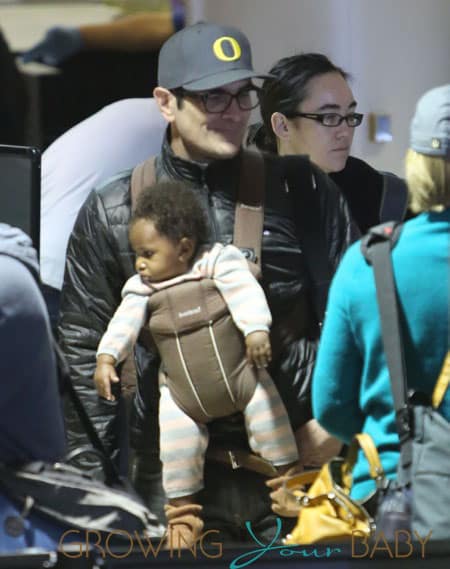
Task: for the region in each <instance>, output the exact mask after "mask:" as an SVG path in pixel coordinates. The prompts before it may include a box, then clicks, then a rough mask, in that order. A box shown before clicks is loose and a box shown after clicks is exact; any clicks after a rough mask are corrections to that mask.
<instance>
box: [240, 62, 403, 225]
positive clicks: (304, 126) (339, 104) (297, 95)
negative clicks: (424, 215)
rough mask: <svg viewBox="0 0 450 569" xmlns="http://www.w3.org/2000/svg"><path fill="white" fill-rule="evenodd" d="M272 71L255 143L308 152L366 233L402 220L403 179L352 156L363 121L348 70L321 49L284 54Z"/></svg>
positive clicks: (262, 98) (276, 149) (283, 151)
mask: <svg viewBox="0 0 450 569" xmlns="http://www.w3.org/2000/svg"><path fill="white" fill-rule="evenodd" d="M269 73H270V74H271V75H272V78H270V79H266V80H265V81H264V84H263V86H262V90H261V93H260V103H261V116H262V119H263V125H262V126H261V128H260V129H259V130H256V129H255V130H256V132H253V135H252V134H251V135H250V142H254V143H255V144H256V146H257V147H258V148H259V149H260V150H265V151H269V152H275V153H278V154H280V155H287V154H308V155H309V156H310V158H311V160H312V162H314V163H315V164H317V165H318V166H319V167H320V168H322V170H324V171H325V172H327V173H328V174H329V175H330V176H331V178H332V179H333V180H334V181H335V182H336V184H337V185H338V186H339V187H340V188H341V190H342V192H343V194H344V195H345V197H346V199H347V202H348V204H349V206H350V210H351V213H352V215H353V217H354V219H355V221H356V223H357V224H358V227H359V229H360V231H361V233H362V234H364V233H365V232H366V231H367V230H368V229H369V227H371V226H373V225H377V224H378V223H380V220H383V221H387V220H388V219H403V216H404V213H405V209H406V207H405V205H406V189H405V188H404V184H402V182H401V180H399V179H398V178H396V177H395V176H392V175H389V176H387V177H384V176H382V175H381V174H380V173H379V172H377V171H376V170H374V169H373V168H372V167H370V166H369V165H368V164H366V163H365V162H363V161H362V160H359V159H357V158H353V157H350V156H349V154H350V150H351V145H352V141H353V135H354V131H355V128H356V127H357V126H359V125H360V124H361V122H362V120H363V115H362V114H361V113H357V112H356V106H357V103H356V101H355V98H354V96H353V93H352V91H351V89H350V86H349V84H348V79H349V75H348V74H347V73H346V72H345V71H343V70H342V69H341V68H340V67H337V66H336V65H334V64H333V63H332V62H331V61H330V60H329V59H328V58H327V57H325V55H322V54H320V53H305V54H300V55H294V56H291V57H285V58H283V59H281V60H280V61H278V62H277V63H276V64H275V65H274V66H273V67H272V69H271V70H270V72H269ZM386 181H387V182H388V183H389V184H392V185H394V186H395V188H393V189H392V192H393V193H394V195H392V194H391V190H389V192H388V193H387V198H384V195H385V189H384V188H385V182H386ZM399 192H400V196H399ZM394 196H396V197H397V198H398V197H400V199H395V197H394ZM383 198H384V199H383ZM391 199H392V201H391Z"/></svg>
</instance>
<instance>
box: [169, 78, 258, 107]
mask: <svg viewBox="0 0 450 569" xmlns="http://www.w3.org/2000/svg"><path fill="white" fill-rule="evenodd" d="M258 91H259V89H258V88H257V87H255V86H253V85H252V86H251V87H244V89H241V90H240V91H238V92H237V93H235V94H233V93H229V92H228V91H223V90H222V89H215V90H214V91H208V92H206V93H196V92H194V91H188V90H186V89H179V90H178V89H177V93H178V94H180V95H182V96H186V97H192V98H194V99H200V100H201V102H202V103H203V107H204V108H205V111H206V112H208V113H223V112H225V111H226V110H227V109H228V108H229V107H230V106H231V103H232V102H233V99H236V101H237V104H238V106H239V108H240V109H241V111H251V110H252V109H256V107H257V106H258V105H259V99H258Z"/></svg>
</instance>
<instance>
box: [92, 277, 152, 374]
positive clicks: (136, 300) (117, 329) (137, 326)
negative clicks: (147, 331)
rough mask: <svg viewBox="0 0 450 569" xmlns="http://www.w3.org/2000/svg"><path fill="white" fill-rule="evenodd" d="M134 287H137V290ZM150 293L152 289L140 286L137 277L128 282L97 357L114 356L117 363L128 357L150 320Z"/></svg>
mask: <svg viewBox="0 0 450 569" xmlns="http://www.w3.org/2000/svg"><path fill="white" fill-rule="evenodd" d="M133 279H134V281H133ZM138 279H139V277H138ZM139 281H140V279H139ZM133 285H137V289H136V287H135V286H133ZM149 292H150V289H149V288H148V287H146V286H145V285H143V286H140V283H139V282H138V280H136V279H135V277H132V278H131V279H129V280H128V281H127V283H126V285H125V287H124V289H123V292H122V296H123V298H122V302H121V303H120V305H119V307H118V308H117V310H116V312H115V314H114V316H113V317H112V319H111V321H110V323H109V325H108V328H107V330H106V332H105V334H104V335H103V338H102V339H101V340H100V344H99V346H98V349H97V356H99V355H100V354H108V355H110V356H113V358H115V360H116V362H117V363H119V362H121V361H123V360H124V359H125V358H126V357H127V355H128V354H129V353H130V352H131V350H132V349H133V346H134V344H135V343H136V340H137V337H138V335H139V332H140V330H141V328H142V326H143V325H144V324H145V322H146V320H147V318H148V297H149Z"/></svg>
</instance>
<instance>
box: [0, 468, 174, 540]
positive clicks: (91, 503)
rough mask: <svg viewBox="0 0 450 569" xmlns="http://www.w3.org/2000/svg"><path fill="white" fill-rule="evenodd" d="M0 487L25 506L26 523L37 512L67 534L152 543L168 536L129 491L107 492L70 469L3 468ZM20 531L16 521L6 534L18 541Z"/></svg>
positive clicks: (9, 526)
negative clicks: (131, 538) (89, 533)
mask: <svg viewBox="0 0 450 569" xmlns="http://www.w3.org/2000/svg"><path fill="white" fill-rule="evenodd" d="M0 484H1V487H2V490H4V491H5V493H6V494H7V495H9V496H10V497H11V499H13V500H14V501H16V502H18V503H19V504H20V505H21V507H22V518H24V517H26V516H27V515H28V514H29V513H31V512H36V513H39V514H41V515H42V516H44V517H46V518H50V519H51V520H54V521H55V522H57V523H58V524H61V525H62V526H66V527H67V529H78V530H95V531H96V532H99V533H101V534H104V535H106V534H107V535H109V534H111V532H114V531H117V533H114V536H115V537H120V536H121V535H122V537H124V538H126V534H125V533H124V532H128V533H129V534H134V532H137V533H138V534H139V535H146V536H148V537H162V536H163V535H164V526H162V525H160V524H159V523H158V520H157V519H156V517H155V516H154V515H153V514H152V513H151V512H150V511H149V510H148V508H147V507H146V506H145V504H144V503H143V502H142V501H141V500H140V498H139V497H138V496H137V495H135V494H134V493H131V492H130V490H128V489H125V488H112V487H110V486H107V485H106V484H105V483H104V482H101V481H99V480H96V479H94V478H93V477H92V475H90V474H89V473H87V472H83V471H81V470H79V469H77V468H74V467H72V466H69V465H67V464H63V463H54V464H46V463H43V462H33V463H29V464H27V465H25V466H22V467H20V468H12V467H5V466H2V467H0ZM22 528H23V523H21V520H20V518H17V519H16V520H15V521H13V520H10V524H9V525H7V527H6V528H5V531H6V532H7V533H9V534H10V535H13V536H14V537H17V536H18V535H20V533H21V529H22ZM120 532H123V533H122V534H121V533H120ZM14 534H15V535H14Z"/></svg>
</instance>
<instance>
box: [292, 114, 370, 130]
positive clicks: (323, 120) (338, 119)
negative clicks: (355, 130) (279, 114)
mask: <svg viewBox="0 0 450 569" xmlns="http://www.w3.org/2000/svg"><path fill="white" fill-rule="evenodd" d="M285 116H286V117H287V118H288V119H293V118H295V117H303V118H305V119H312V120H314V121H317V122H320V124H323V126H339V125H340V124H342V122H343V121H345V122H346V123H347V124H348V126H351V127H355V126H359V125H360V124H361V123H362V120H363V118H364V115H363V114H362V113H349V114H348V115H340V114H339V113H296V112H293V113H289V114H286V115H285Z"/></svg>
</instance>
